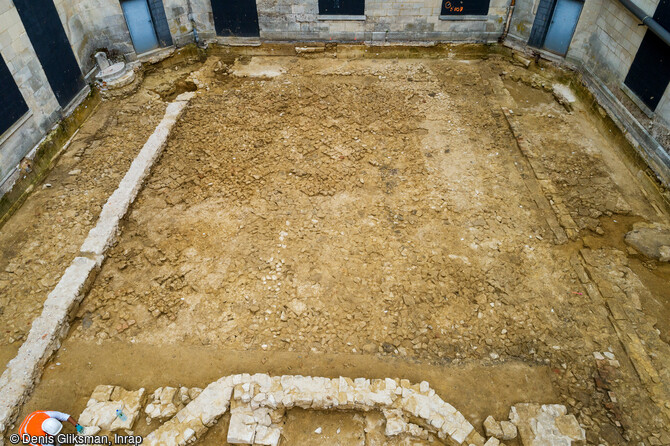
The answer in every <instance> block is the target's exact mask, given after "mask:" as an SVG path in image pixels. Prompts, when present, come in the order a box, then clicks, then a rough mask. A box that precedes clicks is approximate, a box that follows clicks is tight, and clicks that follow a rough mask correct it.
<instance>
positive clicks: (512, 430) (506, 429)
mask: <svg viewBox="0 0 670 446" xmlns="http://www.w3.org/2000/svg"><path fill="white" fill-rule="evenodd" d="M500 428H501V429H502V436H501V437H499V438H500V439H501V440H514V439H515V438H516V436H517V430H516V426H515V425H514V423H512V422H511V421H507V420H505V421H501V422H500Z"/></svg>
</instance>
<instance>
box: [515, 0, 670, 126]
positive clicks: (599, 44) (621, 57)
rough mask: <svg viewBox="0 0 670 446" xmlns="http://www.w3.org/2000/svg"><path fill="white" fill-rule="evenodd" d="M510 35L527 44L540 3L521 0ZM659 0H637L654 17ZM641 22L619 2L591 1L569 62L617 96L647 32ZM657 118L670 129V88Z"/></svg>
mask: <svg viewBox="0 0 670 446" xmlns="http://www.w3.org/2000/svg"><path fill="white" fill-rule="evenodd" d="M516 3H517V4H516V6H515V10H514V15H513V17H512V21H511V26H510V31H509V35H510V37H511V38H512V39H514V40H517V41H520V42H523V43H526V42H528V39H529V38H530V35H531V29H532V27H533V21H534V20H535V15H536V14H537V9H538V6H539V3H540V0H518V1H517V2H516ZM658 3H659V0H635V4H637V5H638V6H639V7H640V8H642V9H643V10H644V11H645V12H646V13H648V14H649V15H650V16H651V15H653V13H654V11H655V9H656V6H657V5H658ZM639 24H640V21H639V20H638V19H637V18H636V17H635V16H634V15H633V14H631V13H630V12H629V11H628V10H627V9H626V8H624V7H623V6H622V5H621V4H620V3H619V2H618V1H617V0H589V1H587V2H585V3H584V8H583V9H582V13H581V16H580V17H579V22H578V23H577V28H576V29H575V34H574V36H573V38H572V42H571V44H570V48H569V50H568V54H567V55H566V59H567V60H568V61H569V62H572V63H574V64H575V65H577V66H579V67H583V68H586V69H587V70H588V71H590V72H591V73H592V74H593V75H595V76H596V77H597V78H598V79H599V80H600V81H602V82H603V83H604V84H605V85H606V86H607V87H608V88H609V89H610V90H611V91H613V92H615V93H617V92H618V91H619V90H620V89H621V87H622V85H623V81H624V79H625V78H626V75H627V74H628V70H629V69H630V66H631V64H632V63H633V59H634V58H635V55H636V54H637V50H638V48H639V47H640V44H641V42H642V38H643V37H644V34H645V32H646V31H647V27H646V26H639ZM653 119H654V120H655V121H656V122H658V123H660V124H661V125H664V126H666V127H667V126H670V87H668V88H667V89H666V91H665V94H664V95H663V97H662V99H661V102H660V103H659V105H658V107H657V108H656V112H655V113H654V117H653Z"/></svg>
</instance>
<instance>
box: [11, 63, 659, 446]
mask: <svg viewBox="0 0 670 446" xmlns="http://www.w3.org/2000/svg"><path fill="white" fill-rule="evenodd" d="M235 74H238V75H244V76H242V77H240V76H236V75H235ZM258 74H263V75H264V76H262V77H254V76H255V75H258ZM542 74H543V75H544V76H545V77H547V78H550V77H551V74H549V73H542ZM275 75H277V76H276V77H271V76H275ZM535 76H537V74H533V73H530V72H528V71H527V70H523V69H520V68H518V67H515V66H513V65H510V64H509V63H507V62H506V61H504V60H503V59H502V58H499V57H491V58H489V59H488V60H482V59H476V60H458V59H449V60H447V59H442V60H435V59H391V58H389V59H378V60H371V59H331V58H320V57H319V58H294V57H253V58H251V59H249V58H248V57H244V58H241V59H239V60H238V61H237V62H236V63H235V65H234V66H229V67H227V68H226V67H224V68H222V69H220V70H218V72H217V73H215V74H213V77H212V79H210V81H211V86H210V88H209V90H207V91H202V90H201V92H200V93H199V95H198V96H197V97H196V98H195V99H194V100H193V101H192V102H191V104H190V106H189V108H188V109H187V111H186V113H185V114H184V115H183V117H182V118H181V120H180V122H179V123H178V124H177V126H176V127H175V129H174V130H173V135H172V137H171V140H170V142H169V143H168V146H167V148H166V150H165V152H164V154H163V156H162V158H161V160H160V161H159V163H158V164H157V165H156V166H155V168H154V171H153V173H152V175H151V178H150V179H149V180H148V182H147V184H146V186H145V188H144V189H143V191H142V192H141V193H140V196H139V197H138V200H137V201H136V202H135V204H134V205H133V208H132V210H131V212H130V215H129V218H128V219H127V221H126V222H125V223H124V225H123V228H122V235H121V237H120V239H119V242H118V244H117V245H116V246H115V247H114V248H113V249H112V250H111V251H110V252H109V255H108V258H107V260H106V262H105V264H104V266H103V268H102V270H101V272H100V274H99V276H98V278H97V279H96V282H95V284H94V286H93V288H92V290H91V291H90V293H89V295H88V297H87V298H86V299H85V301H84V302H83V304H82V307H81V309H80V312H79V317H80V320H79V322H78V323H77V324H76V325H75V329H74V330H73V332H72V333H71V335H70V337H69V339H68V340H67V341H66V342H65V343H64V348H63V351H62V352H61V353H59V356H58V357H57V358H56V359H55V360H54V362H53V363H52V365H51V366H50V370H47V372H46V374H45V376H44V379H43V383H42V384H41V385H40V386H39V387H38V388H37V390H36V394H35V398H34V399H33V401H31V402H30V403H29V404H28V406H27V407H26V408H25V410H30V409H34V408H36V407H38V404H42V405H44V404H51V405H58V404H60V405H61V406H65V407H67V408H68V410H71V411H72V412H75V413H77V411H80V410H81V409H82V408H83V407H84V405H85V401H86V397H87V396H88V395H89V394H90V392H91V390H92V389H93V387H94V386H95V385H96V384H121V385H126V386H128V388H137V387H139V386H145V387H148V388H149V390H153V389H154V388H155V387H158V386H163V385H170V384H171V385H175V384H178V383H179V384H185V385H199V386H201V387H202V386H205V385H206V384H207V383H208V382H210V381H212V380H214V379H216V378H218V377H220V376H223V375H225V374H228V373H231V371H250V372H254V371H269V372H271V373H294V374H297V373H302V374H310V373H312V374H321V375H328V376H331V375H332V376H337V375H340V374H341V375H346V376H349V375H355V376H369V377H378V376H403V377H405V376H409V375H412V378H413V379H414V380H415V381H416V380H421V379H427V380H429V381H431V383H432V384H434V385H435V387H436V389H438V391H439V392H440V393H441V394H442V395H444V396H445V398H446V399H447V400H448V401H450V402H452V403H454V404H455V405H456V406H457V408H458V409H459V410H461V411H462V412H463V413H464V414H465V415H466V417H468V418H469V419H470V421H472V422H473V423H478V422H480V421H481V420H482V419H483V418H485V417H486V416H487V415H489V414H494V415H495V416H496V417H497V418H506V413H507V410H508V409H509V405H510V404H513V403H514V402H524V401H533V402H542V403H546V402H560V403H563V404H566V405H567V406H568V407H569V410H570V412H572V413H574V414H575V415H576V416H577V417H578V419H579V421H580V423H581V424H582V426H584V427H585V429H586V430H587V438H588V440H589V443H594V444H598V443H605V444H629V443H630V444H637V443H638V442H640V441H644V442H645V444H670V432H669V431H668V428H667V426H668V418H667V413H664V411H666V412H667V409H670V407H668V406H667V404H666V401H667V400H664V399H663V397H664V395H667V393H665V392H666V391H667V386H668V385H670V377H669V376H668V373H669V372H668V365H669V363H668V362H667V360H669V359H670V356H668V355H667V349H668V346H667V344H666V343H665V342H664V341H667V340H668V337H669V336H670V333H669V331H668V330H669V327H668V315H669V314H670V312H669V309H670V302H669V299H670V298H669V296H668V294H669V293H668V286H667V285H668V278H669V277H670V269H669V268H668V265H667V264H665V265H661V264H658V263H657V262H654V261H649V260H647V259H644V258H642V257H640V256H638V255H637V254H636V253H635V252H634V251H629V250H628V249H627V248H626V247H625V245H624V244H623V242H622V237H623V234H625V232H626V231H628V230H630V228H631V226H632V223H634V222H636V221H644V220H646V221H658V222H665V223H667V222H668V217H667V215H666V214H664V212H663V210H662V208H661V206H662V205H659V204H656V203H655V200H656V198H655V197H654V196H652V195H651V193H649V195H648V193H647V192H645V191H643V190H642V189H641V188H640V187H639V186H638V183H637V181H636V180H635V177H634V176H633V175H632V174H631V173H630V172H629V171H628V169H627V168H626V166H625V165H624V163H623V162H622V161H621V159H620V158H619V157H618V156H617V153H618V150H619V149H618V148H617V147H616V146H615V145H614V144H613V143H612V141H611V139H609V138H607V137H606V136H604V135H602V134H601V133H600V132H599V131H598V126H597V122H595V121H594V120H595V118H594V117H593V116H592V115H591V114H590V113H589V112H588V111H587V110H586V109H585V107H584V106H583V105H582V104H581V103H577V104H576V106H575V110H574V111H573V112H572V113H568V112H567V111H566V110H565V109H564V108H563V107H562V106H561V105H559V104H558V103H557V102H556V101H555V100H554V99H553V97H552V96H551V94H549V93H547V92H545V91H544V90H542V89H541V88H534V86H535V87H536V86H537V85H536V84H537V82H536V81H537V77H535ZM173 81H174V79H172V80H171V79H166V80H165V83H166V84H170V83H171V82H173ZM549 83H551V82H549ZM135 97H136V96H133V97H131V98H130V99H126V100H124V101H125V102H128V101H132V100H133V98H135ZM125 102H114V103H113V104H122V103H125ZM106 106H109V103H108V104H106ZM502 107H507V108H509V109H511V110H512V112H511V113H508V116H507V117H506V116H505V114H504V112H503V109H502ZM100 114H101V111H98V112H97V114H96V116H94V117H93V119H95V118H96V117H99V116H100ZM158 114H160V113H158ZM156 119H158V118H156ZM148 127H149V126H147V128H148ZM148 131H149V130H147V132H148ZM147 134H148V133H147ZM517 140H519V141H520V142H519V144H518V145H517ZM139 145H141V144H139ZM139 145H138V146H139ZM520 147H521V150H520ZM133 153H134V152H133ZM129 156H131V155H129ZM65 170H66V169H65ZM120 171H121V172H122V171H123V170H120ZM47 191H48V190H47ZM45 193H46V192H45ZM35 200H36V198H31V201H32V202H34V201H35ZM31 201H29V203H30V202H31ZM33 206H34V205H33ZM26 208H29V205H28V204H26V206H24V207H23V208H22V212H24V213H25V212H26V211H25V210H26ZM29 209H30V208H29ZM96 212H97V211H96ZM20 215H23V217H21V216H20ZM29 219H32V214H17V215H16V216H15V217H14V218H13V219H12V221H10V224H11V223H13V222H14V223H15V224H19V223H18V221H21V222H25V221H28V220H29ZM30 221H33V220H30ZM5 230H6V229H4V228H3V233H4V231H5ZM26 230H29V228H27V229H26ZM561 231H563V234H564V235H565V234H567V238H569V239H570V240H567V243H561V244H558V242H560V241H561V240H560V233H561ZM77 234H78V233H77ZM83 234H85V232H83V233H82V237H83ZM557 234H558V235H557ZM78 243H79V242H77V243H74V244H73V248H76V247H77V246H78ZM45 250H46V248H45ZM3 252H5V248H4V247H3ZM3 261H4V257H3ZM63 264H64V265H65V264H66V263H63ZM57 278H58V275H57V274H56V275H55V276H54V277H53V280H54V281H55V280H57ZM2 283H3V282H0V284H2ZM593 289H596V291H595V292H594V291H593ZM598 290H599V291H598ZM46 292H47V290H43V291H42V294H43V295H44V296H45V295H46ZM36 308H37V310H39V306H37V304H36ZM8 311H9V310H7V311H5V316H2V317H7V315H8ZM15 312H16V310H13V311H12V312H11V313H14V314H12V316H14V315H15V314H16V313H15ZM11 313H9V314H11ZM615 327H618V328H617V329H618V330H620V331H621V327H624V331H623V335H624V337H623V338H622V336H621V332H620V333H619V334H618V333H617V331H616V330H615ZM659 335H660V337H659ZM621 339H624V340H623V341H622V340H621ZM638 347H640V348H642V353H643V355H642V356H640V355H638V353H639V352H640V350H639V348H638ZM645 348H646V349H647V354H646V355H644V352H645ZM593 352H608V353H610V352H611V353H613V354H614V356H615V357H616V359H617V360H618V361H619V363H620V366H618V367H612V366H611V363H609V362H606V361H605V362H604V361H596V359H594V355H593ZM170 353H172V355H171V356H172V358H169V357H168V356H170ZM629 357H630V358H631V359H630V360H629V359H628V358H629ZM133 358H134V359H133ZM223 358H225V359H223ZM347 358H349V359H347ZM352 358H353V359H352ZM238 363H240V364H244V365H245V367H244V368H243V370H240V369H237V368H236V364H238ZM347 364H350V365H351V364H353V365H352V366H351V367H347ZM388 364H397V367H391V368H389V367H385V366H384V365H388ZM510 367H520V369H519V370H523V373H519V374H517V375H515V374H514V373H512V374H510V373H509V370H510ZM96 370H97V371H98V372H95V371H96ZM464 371H465V372H464ZM459 374H460V375H459ZM464 374H466V375H467V376H468V379H464V378H463V376H464ZM422 376H427V377H423V378H422ZM522 376H523V377H524V379H521V380H519V378H520V377H522ZM73 377H77V379H76V380H74V381H75V382H71V381H70V380H72V378H73ZM594 378H595V379H594ZM450 380H451V381H450ZM450 384H451V385H450ZM58 389H60V390H58ZM496 390H498V392H499V395H496ZM67 391H71V392H72V393H66V392H67ZM68 395H69V398H68ZM464 395H467V396H464ZM75 397H76V398H75ZM496 398H499V400H497V401H496ZM321 416H323V417H326V418H323V419H321V418H318V417H321ZM313 417H317V418H313ZM328 417H335V418H328ZM337 417H339V418H337ZM355 417H356V415H355V414H346V415H342V414H340V415H328V416H326V415H318V414H316V415H315V414H303V413H300V412H291V413H290V414H289V422H288V423H287V427H286V428H285V432H284V436H285V440H286V441H287V443H286V444H311V443H310V441H319V442H320V443H321V444H323V442H324V441H327V442H328V444H339V443H337V442H336V440H335V439H334V437H332V435H333V434H332V432H330V431H331V430H332V429H330V428H329V427H327V426H331V424H332V426H335V425H338V426H339V425H341V426H348V427H347V428H346V429H348V430H347V432H349V431H350V434H347V435H346V436H345V438H346V440H343V441H344V442H343V443H342V444H358V443H359V442H360V435H361V429H364V428H363V426H365V424H366V423H373V424H374V422H375V420H374V419H363V418H362V417H360V415H358V417H359V418H355ZM294 418H295V419H294ZM291 419H294V421H295V422H294V423H291ZM334 419H337V420H339V421H333V420H334ZM296 420H297V421H296ZM319 423H322V425H323V426H324V434H323V435H324V436H325V435H330V437H327V438H326V437H319V438H316V437H317V436H314V435H313V434H310V435H313V436H309V438H310V439H311V440H309V439H307V438H306V437H305V435H306V433H310V432H313V430H314V429H315V428H314V427H311V426H312V425H318V424H319ZM328 423H330V424H328ZM333 423H334V424H333ZM224 424H225V423H219V425H218V426H217V427H216V428H214V429H213V430H212V431H211V432H210V433H209V434H208V436H207V438H206V439H205V441H204V443H206V444H222V443H224V444H225V432H226V430H225V428H224V426H223V425H224ZM289 425H293V428H290V427H289ZM352 425H353V426H354V427H352ZM476 425H477V427H478V428H479V425H478V424H476ZM355 426H359V427H355ZM138 429H141V430H142V429H147V428H146V427H144V428H138ZM342 429H343V430H345V428H344V427H343V428H342ZM373 431H374V429H370V432H373ZM374 437H375V436H374V435H373V434H369V435H367V436H366V435H363V441H365V442H367V444H377V443H375V441H377V440H374V439H373V438H374ZM337 441H339V440H337ZM314 444H316V443H314ZM361 444H363V443H361Z"/></svg>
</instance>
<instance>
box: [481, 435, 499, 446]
mask: <svg viewBox="0 0 670 446" xmlns="http://www.w3.org/2000/svg"><path fill="white" fill-rule="evenodd" d="M484 446H500V440H498V439H497V438H495V437H491V438H489V439H488V440H486V443H484Z"/></svg>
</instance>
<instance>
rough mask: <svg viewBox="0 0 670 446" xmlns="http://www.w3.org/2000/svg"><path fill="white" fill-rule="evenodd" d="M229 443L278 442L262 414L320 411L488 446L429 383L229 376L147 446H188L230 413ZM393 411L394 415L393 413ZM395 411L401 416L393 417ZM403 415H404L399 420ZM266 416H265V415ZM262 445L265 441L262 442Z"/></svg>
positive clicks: (148, 440) (394, 430) (390, 432)
mask: <svg viewBox="0 0 670 446" xmlns="http://www.w3.org/2000/svg"><path fill="white" fill-rule="evenodd" d="M231 402H232V409H231V413H232V415H231V421H230V428H229V431H228V438H229V440H228V442H231V440H232V441H233V442H234V443H236V444H240V443H243V444H244V443H246V444H254V443H255V444H276V443H266V442H261V443H259V442H258V441H255V440H256V438H255V437H256V435H261V436H262V437H263V439H264V440H263V441H265V439H266V438H268V439H273V438H278V436H277V434H276V428H274V429H273V426H272V424H271V423H270V424H268V423H267V422H266V423H264V422H263V418H265V417H264V416H262V417H255V411H256V410H257V409H259V408H267V409H272V410H276V409H291V408H294V407H299V408H303V409H315V410H361V411H368V410H387V412H386V413H385V415H386V416H387V420H389V418H391V419H392V420H393V423H389V422H388V421H387V426H386V429H387V435H397V434H399V433H402V432H404V431H405V430H404V429H403V423H405V424H406V422H405V421H404V419H405V418H406V419H410V420H412V421H416V422H417V423H419V424H421V425H422V426H423V427H424V428H426V429H428V430H430V431H432V432H435V433H436V434H437V435H438V436H439V437H440V438H442V439H447V438H449V439H450V441H452V442H453V443H455V444H463V443H465V444H468V445H477V446H482V445H484V442H485V439H484V437H482V436H481V435H480V434H479V433H478V432H477V431H476V430H475V428H474V426H472V424H470V422H468V420H466V419H465V417H464V416H463V415H462V414H461V413H460V412H459V411H458V410H456V409H455V408H454V407H453V406H452V405H450V404H449V403H446V402H445V401H444V400H442V398H440V396H439V395H437V394H436V393H435V391H434V390H433V389H431V388H430V385H429V384H428V382H426V381H423V382H422V383H420V384H411V383H410V382H409V381H408V380H406V379H401V380H398V379H390V378H386V379H373V380H370V379H366V378H356V379H351V378H343V377H340V378H334V379H329V378H323V377H311V376H293V375H284V376H272V377H271V376H269V375H266V374H255V375H249V374H241V375H231V376H226V377H223V378H221V379H219V380H218V381H215V382H213V383H211V384H210V385H209V386H207V387H206V388H205V389H204V390H203V391H202V393H200V395H199V396H198V397H197V398H195V399H194V400H193V401H192V402H191V403H190V404H188V405H187V406H186V407H185V408H183V409H182V410H180V411H179V412H178V413H177V415H175V417H174V418H172V419H171V420H170V421H168V422H166V423H165V424H163V425H162V426H161V427H160V428H158V429H157V430H155V431H154V432H152V433H151V434H149V435H148V436H147V438H146V439H145V440H144V444H146V445H150V446H151V445H164V444H170V445H185V444H188V443H192V442H194V441H196V440H197V439H198V438H200V437H202V436H203V435H204V434H205V432H206V431H207V430H208V428H209V427H211V426H213V425H214V424H215V423H216V422H217V420H218V419H219V417H221V416H222V415H223V414H225V413H226V411H228V410H229V408H231ZM388 410H391V411H392V412H388ZM393 410H396V411H399V412H393ZM400 414H402V415H400ZM261 415H263V414H261ZM259 439H260V438H259Z"/></svg>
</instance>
